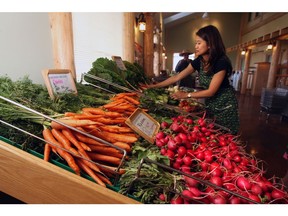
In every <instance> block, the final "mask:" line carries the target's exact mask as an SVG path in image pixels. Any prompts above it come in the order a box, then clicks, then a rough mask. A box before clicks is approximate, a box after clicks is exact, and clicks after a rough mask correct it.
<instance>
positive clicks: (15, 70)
mask: <svg viewBox="0 0 288 216" xmlns="http://www.w3.org/2000/svg"><path fill="white" fill-rule="evenodd" d="M72 19H73V31H74V32H73V37H74V50H75V51H74V52H75V67H76V73H77V74H78V75H79V74H81V73H83V72H88V71H89V70H90V68H91V67H92V62H94V61H95V60H96V59H97V58H99V57H107V58H111V56H112V55H118V56H121V55H122V53H123V52H122V49H123V39H122V25H123V13H116V12H113V13H106V12H105V13H104V12H95V13H72ZM48 68H54V63H53V50H52V38H51V31H50V24H49V16H48V13H47V12H43V13H40V12H39V13H38V12H37V13H30V12H24V13H18V12H17V13H13V12H7V13H5V12H1V13H0V76H1V75H8V76H9V77H11V78H12V80H17V79H19V78H22V77H23V76H24V75H28V76H29V78H30V79H31V80H32V81H33V82H35V83H40V84H44V80H43V78H42V74H41V71H42V70H43V69H48Z"/></svg>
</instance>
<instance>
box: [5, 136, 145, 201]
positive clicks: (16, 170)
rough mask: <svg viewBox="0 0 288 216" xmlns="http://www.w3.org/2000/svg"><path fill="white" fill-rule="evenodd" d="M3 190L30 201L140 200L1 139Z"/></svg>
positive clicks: (22, 199)
mask: <svg viewBox="0 0 288 216" xmlns="http://www.w3.org/2000/svg"><path fill="white" fill-rule="evenodd" d="M0 176H1V178H0V191H3V192H4V193H6V194H9V195H11V196H13V197H15V198H17V199H19V200H21V201H23V202H25V203H28V204H140V203H139V202H137V201H136V200H134V199H131V198H129V197H127V196H124V195H122V194H119V193H117V192H115V191H112V190H110V189H108V188H105V187H102V186H100V185H98V184H96V183H94V182H92V181H89V180H87V179H85V178H83V177H80V176H77V175H76V174H74V173H71V172H69V171H67V170H65V169H63V168H60V167H58V166H56V165H54V164H51V163H49V162H46V161H44V160H42V159H40V158H38V157H36V156H34V155H31V154H29V153H27V152H25V151H23V150H21V149H18V148H16V147H14V146H12V145H10V144H7V143H5V142H3V141H1V140H0Z"/></svg>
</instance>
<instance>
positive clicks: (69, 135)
mask: <svg viewBox="0 0 288 216" xmlns="http://www.w3.org/2000/svg"><path fill="white" fill-rule="evenodd" d="M62 133H63V135H64V136H65V137H66V138H67V139H68V140H69V141H70V142H71V143H72V144H73V145H74V146H75V147H76V148H77V149H78V150H85V149H84V148H83V146H82V145H81V143H79V141H78V140H77V138H76V137H75V136H74V134H73V132H72V131H71V130H70V129H69V128H65V129H62Z"/></svg>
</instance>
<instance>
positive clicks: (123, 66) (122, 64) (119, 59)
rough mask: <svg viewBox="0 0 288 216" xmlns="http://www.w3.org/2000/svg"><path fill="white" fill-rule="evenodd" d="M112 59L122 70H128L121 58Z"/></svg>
mask: <svg viewBox="0 0 288 216" xmlns="http://www.w3.org/2000/svg"><path fill="white" fill-rule="evenodd" d="M112 59H113V61H115V63H116V65H117V67H118V68H119V69H120V70H127V69H126V67H125V65H124V63H123V61H122V58H121V57H120V56H112Z"/></svg>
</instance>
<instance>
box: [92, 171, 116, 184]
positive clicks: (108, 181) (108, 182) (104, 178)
mask: <svg viewBox="0 0 288 216" xmlns="http://www.w3.org/2000/svg"><path fill="white" fill-rule="evenodd" d="M96 175H97V176H98V178H100V179H101V180H102V181H103V182H104V183H105V184H108V185H113V184H112V182H111V181H110V180H109V179H108V178H106V177H105V176H103V175H101V174H98V173H97V174H96Z"/></svg>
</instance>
